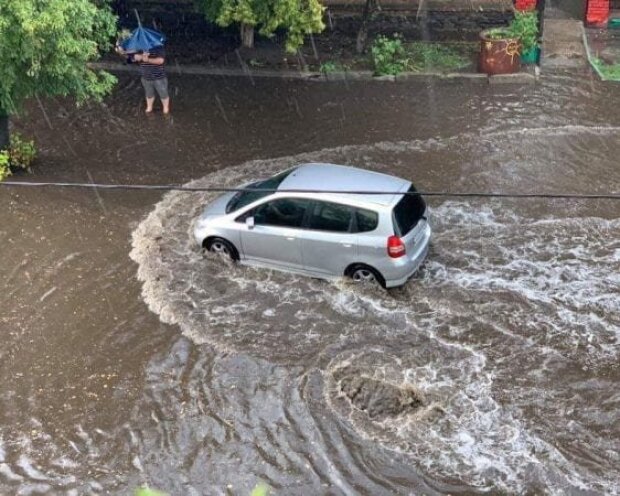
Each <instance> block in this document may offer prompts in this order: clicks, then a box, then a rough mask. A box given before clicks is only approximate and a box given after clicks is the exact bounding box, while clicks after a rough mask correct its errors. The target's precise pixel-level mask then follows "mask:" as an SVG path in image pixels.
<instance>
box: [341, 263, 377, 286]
mask: <svg viewBox="0 0 620 496" xmlns="http://www.w3.org/2000/svg"><path fill="white" fill-rule="evenodd" d="M345 275H346V276H347V277H349V278H351V279H352V280H353V282H355V283H357V284H378V285H380V286H381V287H383V288H385V279H384V278H383V276H382V275H381V274H380V273H379V271H377V270H376V269H373V268H372V267H370V266H369V265H363V264H356V265H352V266H351V267H349V268H348V269H347V271H346V273H345Z"/></svg>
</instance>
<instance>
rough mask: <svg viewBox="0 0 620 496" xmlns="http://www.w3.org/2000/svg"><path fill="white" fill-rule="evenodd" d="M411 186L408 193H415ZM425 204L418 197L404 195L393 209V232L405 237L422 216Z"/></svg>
mask: <svg viewBox="0 0 620 496" xmlns="http://www.w3.org/2000/svg"><path fill="white" fill-rule="evenodd" d="M415 191H416V189H415V188H414V187H413V186H411V188H409V190H408V193H415ZM425 210H426V203H425V202H424V200H423V199H422V197H421V196H420V195H411V194H409V195H404V196H403V197H402V198H401V200H400V201H399V202H398V203H397V204H396V206H395V207H394V214H393V218H394V231H395V234H397V235H398V236H405V235H406V234H407V233H408V232H409V231H411V230H412V229H413V228H414V227H415V226H417V225H418V222H419V221H420V219H421V218H422V216H423V215H424V211H425Z"/></svg>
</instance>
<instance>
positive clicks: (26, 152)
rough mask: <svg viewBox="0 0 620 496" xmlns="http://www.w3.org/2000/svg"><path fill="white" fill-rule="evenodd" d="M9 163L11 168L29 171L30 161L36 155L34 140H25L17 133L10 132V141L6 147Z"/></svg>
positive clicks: (32, 160)
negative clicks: (7, 147)
mask: <svg viewBox="0 0 620 496" xmlns="http://www.w3.org/2000/svg"><path fill="white" fill-rule="evenodd" d="M8 156H9V165H10V167H11V168H13V169H24V170H27V171H29V170H30V166H31V165H32V162H34V159H35V157H36V156H37V150H36V148H35V146H34V141H27V140H25V139H23V138H22V136H21V135H20V134H19V133H13V134H11V142H10V144H9V149H8Z"/></svg>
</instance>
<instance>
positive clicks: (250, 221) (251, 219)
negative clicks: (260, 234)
mask: <svg viewBox="0 0 620 496" xmlns="http://www.w3.org/2000/svg"><path fill="white" fill-rule="evenodd" d="M245 225H246V226H248V229H254V217H247V218H246V219H245Z"/></svg>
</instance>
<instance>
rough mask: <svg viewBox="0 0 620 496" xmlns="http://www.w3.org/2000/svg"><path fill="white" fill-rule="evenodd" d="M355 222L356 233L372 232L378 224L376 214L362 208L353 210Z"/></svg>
mask: <svg viewBox="0 0 620 496" xmlns="http://www.w3.org/2000/svg"><path fill="white" fill-rule="evenodd" d="M355 220H356V222H357V232H370V231H374V230H375V229H376V228H377V225H378V224H379V216H378V215H377V212H373V211H372V210H364V209H362V208H356V209H355Z"/></svg>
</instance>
